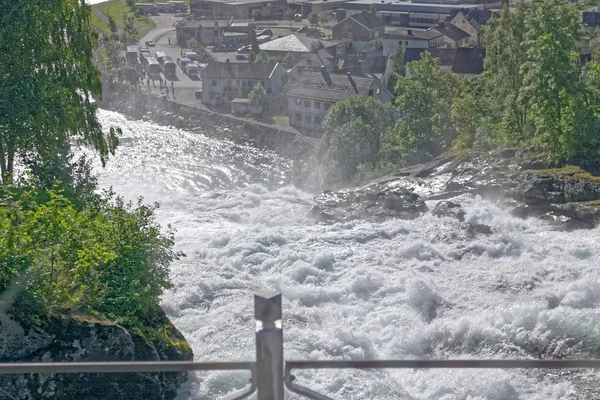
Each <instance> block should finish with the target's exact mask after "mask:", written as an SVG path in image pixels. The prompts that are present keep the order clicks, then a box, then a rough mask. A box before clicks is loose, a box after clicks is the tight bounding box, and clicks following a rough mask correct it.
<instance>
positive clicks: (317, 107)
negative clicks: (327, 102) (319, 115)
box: [315, 101, 321, 110]
mask: <svg viewBox="0 0 600 400" xmlns="http://www.w3.org/2000/svg"><path fill="white" fill-rule="evenodd" d="M315 108H316V109H318V110H320V109H321V103H320V102H318V101H315Z"/></svg>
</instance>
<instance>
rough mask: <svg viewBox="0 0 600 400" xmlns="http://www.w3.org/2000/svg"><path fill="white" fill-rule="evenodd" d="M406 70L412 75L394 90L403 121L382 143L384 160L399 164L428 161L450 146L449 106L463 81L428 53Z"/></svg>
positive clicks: (452, 134) (451, 137) (450, 121)
mask: <svg viewBox="0 0 600 400" xmlns="http://www.w3.org/2000/svg"><path fill="white" fill-rule="evenodd" d="M407 69H408V71H409V73H410V74H409V76H408V77H400V78H399V79H398V82H397V83H396V88H395V89H396V96H397V98H396V104H397V105H398V108H399V109H400V112H401V113H402V118H401V119H400V120H399V121H398V123H397V124H396V126H395V127H394V128H393V129H391V130H390V131H388V132H387V133H386V134H385V135H384V137H383V144H382V151H383V154H382V156H383V158H384V159H385V160H386V161H388V162H391V163H398V164H400V165H402V164H406V163H408V164H411V163H416V162H421V161H426V160H429V159H430V158H431V157H433V156H435V155H437V154H439V153H440V152H441V151H442V150H443V149H445V148H447V147H449V146H450V145H451V143H452V140H453V139H454V130H453V126H452V120H451V116H450V107H451V104H452V100H453V99H454V98H455V97H456V96H457V95H458V94H459V92H460V87H461V82H460V80H459V79H458V78H457V77H456V76H455V75H454V74H453V73H452V72H450V71H447V70H444V69H441V68H440V61H439V59H437V58H433V57H431V55H430V54H429V52H427V51H426V52H424V53H423V56H422V57H421V59H420V60H418V61H413V62H411V63H409V65H408V66H407Z"/></svg>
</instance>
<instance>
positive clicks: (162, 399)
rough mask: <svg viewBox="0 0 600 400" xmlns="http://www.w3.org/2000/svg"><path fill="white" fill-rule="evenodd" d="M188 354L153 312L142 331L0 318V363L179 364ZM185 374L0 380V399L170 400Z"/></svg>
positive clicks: (79, 318)
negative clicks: (134, 362) (25, 323)
mask: <svg viewBox="0 0 600 400" xmlns="http://www.w3.org/2000/svg"><path fill="white" fill-rule="evenodd" d="M192 357H193V355H192V351H191V349H190V347H189V345H188V344H187V343H186V341H185V339H184V337H183V336H182V335H181V333H180V332H179V331H178V330H177V329H176V328H175V327H174V326H173V325H172V324H171V322H170V321H169V320H168V318H167V317H166V315H165V314H164V313H163V312H162V310H160V309H159V308H158V307H157V310H156V312H155V314H153V316H152V320H149V321H146V325H144V328H135V329H125V328H124V327H122V326H120V325H118V324H115V323H113V322H111V321H108V320H106V319H103V318H97V317H93V316H87V315H79V314H74V315H68V316H67V315H64V316H56V317H52V318H48V319H42V320H40V321H39V323H36V324H35V326H23V324H20V323H19V322H17V321H15V320H14V319H13V318H12V317H11V316H9V315H7V314H0V359H1V361H2V362H78V361H79V362H81V361H176V360H180V361H184V360H186V361H187V360H192ZM186 379H187V375H186V374H185V373H175V372H170V373H148V374H133V373H126V374H122V373H112V374H32V375H1V376H0V399H19V400H30V399H31V400H33V399H69V400H70V399H73V400H75V399H77V400H79V399H86V400H88V399H93V400H113V399H128V400H172V399H174V398H175V397H176V395H177V388H178V387H179V386H180V385H181V384H182V383H183V382H185V380H186Z"/></svg>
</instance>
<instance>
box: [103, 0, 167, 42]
mask: <svg viewBox="0 0 600 400" xmlns="http://www.w3.org/2000/svg"><path fill="white" fill-rule="evenodd" d="M107 3H108V5H106V4H107ZM104 5H106V7H104V8H103V9H102V13H103V14H104V15H106V16H108V15H110V16H111V17H112V18H113V19H114V20H115V22H116V23H117V25H118V26H120V27H122V26H123V24H124V22H125V16H126V15H127V14H128V13H129V7H128V6H127V3H126V2H125V0H112V1H109V2H106V3H100V4H95V5H93V6H92V8H97V7H101V6H104ZM92 24H93V25H94V26H96V27H97V28H98V29H100V30H101V31H102V32H104V33H107V34H108V33H110V30H109V29H108V26H107V24H106V23H105V22H104V21H102V20H101V19H100V18H98V17H97V16H95V15H93V16H92ZM135 26H136V27H138V34H137V38H138V39H140V38H142V37H144V36H145V35H146V34H147V33H148V32H149V31H150V30H152V29H153V28H154V27H155V26H156V24H155V23H154V21H152V20H151V19H146V18H145V17H136V19H135Z"/></svg>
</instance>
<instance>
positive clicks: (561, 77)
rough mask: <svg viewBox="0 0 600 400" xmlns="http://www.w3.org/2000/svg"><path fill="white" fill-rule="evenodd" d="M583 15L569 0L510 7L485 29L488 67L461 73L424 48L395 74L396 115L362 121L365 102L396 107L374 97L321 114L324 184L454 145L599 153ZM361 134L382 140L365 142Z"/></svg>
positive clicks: (599, 67)
mask: <svg viewBox="0 0 600 400" xmlns="http://www.w3.org/2000/svg"><path fill="white" fill-rule="evenodd" d="M578 21H579V18H578V14H577V9H576V8H575V7H573V6H572V5H570V4H568V3H567V2H565V1H564V0H548V1H545V2H543V3H540V4H534V5H532V6H523V5H521V6H519V7H518V8H517V9H516V12H510V11H509V10H508V9H507V8H505V9H504V10H503V12H502V15H501V17H500V18H493V19H491V20H490V23H489V25H488V26H486V27H485V32H484V40H485V43H486V46H487V55H486V58H485V60H484V69H485V70H484V73H483V74H482V75H480V76H478V77H476V78H474V79H472V80H466V79H462V78H460V77H458V76H456V75H454V74H453V73H451V72H449V71H447V70H444V69H441V68H440V63H439V60H437V59H434V58H432V57H431V56H430V55H429V54H428V53H425V55H424V56H423V57H422V58H421V60H419V61H414V62H412V63H409V64H408V65H407V66H406V69H407V70H408V71H407V72H408V73H407V74H406V76H399V75H396V76H395V77H394V79H396V83H395V87H394V92H395V93H394V94H395V96H396V103H395V110H394V112H395V113H397V115H398V118H381V119H379V118H378V119H377V121H376V124H371V123H370V122H369V121H372V119H370V118H366V119H365V118H363V119H362V122H363V123H362V124H357V123H353V122H352V121H354V118H355V117H358V116H361V115H362V112H363V111H362V108H363V106H368V108H369V113H370V114H371V115H377V114H388V113H390V110H389V107H390V106H389V105H385V104H383V103H380V102H373V101H372V100H371V99H351V100H348V101H346V102H341V103H338V104H336V105H335V106H334V107H332V109H331V112H330V113H329V114H328V115H327V116H326V118H325V120H324V127H325V136H324V141H323V143H324V146H323V147H324V149H323V156H324V165H325V176H324V179H325V181H326V183H334V182H339V179H340V178H342V179H345V180H346V182H348V181H350V180H351V179H352V177H354V178H355V179H358V180H360V179H361V178H362V177H365V176H372V175H377V174H379V175H381V174H383V173H385V172H388V171H392V170H394V169H396V168H398V167H402V166H406V165H409V164H414V163H419V162H425V161H428V160H430V159H432V158H433V157H435V156H437V155H439V154H440V153H441V152H443V151H445V150H448V149H450V148H452V147H454V148H456V149H472V148H475V149H481V150H485V149H494V148H502V147H511V148H527V149H536V150H538V151H539V152H541V153H542V154H543V155H544V157H545V158H546V159H547V160H550V161H554V162H561V161H564V160H567V159H569V158H570V157H574V156H588V155H596V154H598V151H599V149H600V56H599V55H598V54H596V55H594V56H593V58H592V59H591V60H590V61H588V62H587V63H583V62H582V61H581V59H580V56H579V51H578V49H577V46H576V43H577V38H578V37H579V29H580V27H579V22H578ZM350 108H352V109H355V110H356V111H353V112H351V113H350V115H348V119H347V121H350V122H349V123H347V124H344V125H343V126H344V129H339V126H340V125H339V123H338V122H339V121H338V119H339V115H340V114H346V113H347V111H348V110H349V109H350ZM382 123H383V125H382ZM356 137H360V138H361V140H354V139H353V138H356ZM367 138H368V139H367ZM364 140H368V141H369V142H371V143H375V144H377V145H375V146H367V147H365V143H363V142H364ZM340 143H344V145H343V146H340ZM365 151H366V152H367V154H365Z"/></svg>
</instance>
